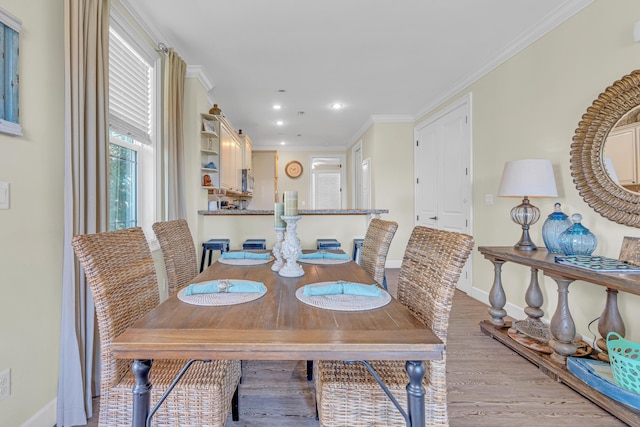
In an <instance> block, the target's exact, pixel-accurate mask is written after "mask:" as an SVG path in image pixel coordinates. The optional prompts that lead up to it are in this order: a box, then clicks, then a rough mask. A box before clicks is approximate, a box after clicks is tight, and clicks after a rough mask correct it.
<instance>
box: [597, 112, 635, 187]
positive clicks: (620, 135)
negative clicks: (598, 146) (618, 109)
mask: <svg viewBox="0 0 640 427" xmlns="http://www.w3.org/2000/svg"><path fill="white" fill-rule="evenodd" d="M602 156H603V159H602V161H603V163H604V167H605V170H606V171H607V174H608V175H609V178H611V180H612V181H613V182H615V183H616V184H618V185H619V186H620V187H622V188H624V189H626V190H628V191H631V192H633V193H640V161H638V160H639V159H638V156H640V107H636V108H634V109H633V110H631V111H629V112H628V113H627V114H625V115H624V116H622V118H621V119H620V120H618V123H616V124H615V126H613V128H612V129H611V131H610V132H609V135H607V140H606V141H605V143H604V148H603V151H602Z"/></svg>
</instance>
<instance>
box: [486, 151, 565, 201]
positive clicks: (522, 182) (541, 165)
mask: <svg viewBox="0 0 640 427" xmlns="http://www.w3.org/2000/svg"><path fill="white" fill-rule="evenodd" d="M498 196H499V197H525V196H526V197H558V189H557V188H556V179H555V177H554V175H553V166H552V165H551V160H545V159H524V160H511V161H509V162H506V163H505V165H504V170H503V171H502V179H501V180H500V187H499V188H498Z"/></svg>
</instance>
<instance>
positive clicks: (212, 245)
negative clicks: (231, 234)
mask: <svg viewBox="0 0 640 427" xmlns="http://www.w3.org/2000/svg"><path fill="white" fill-rule="evenodd" d="M230 242H231V241H230V240H229V239H210V240H208V241H206V242H204V243H203V244H202V260H201V261H200V272H202V271H203V270H204V259H205V257H206V256H207V253H209V264H207V265H211V256H212V255H213V251H220V255H222V254H223V253H224V252H229V246H230Z"/></svg>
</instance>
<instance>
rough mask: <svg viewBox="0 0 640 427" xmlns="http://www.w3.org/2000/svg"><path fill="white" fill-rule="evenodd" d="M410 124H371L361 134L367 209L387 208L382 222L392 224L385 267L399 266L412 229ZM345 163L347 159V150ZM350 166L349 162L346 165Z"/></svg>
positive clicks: (412, 186) (411, 147)
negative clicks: (367, 173)
mask: <svg viewBox="0 0 640 427" xmlns="http://www.w3.org/2000/svg"><path fill="white" fill-rule="evenodd" d="M413 127H414V125H413V123H374V124H373V125H372V126H371V127H370V128H369V129H367V131H366V132H365V133H364V134H363V135H362V137H361V140H362V159H363V160H366V159H370V161H371V162H370V167H371V189H372V193H371V208H373V209H388V210H389V213H388V214H385V215H382V217H381V218H382V219H385V220H389V221H396V222H397V223H398V231H396V234H395V236H394V238H393V240H392V242H391V247H390V248H389V254H388V255H387V266H389V267H399V266H400V264H401V262H402V256H403V254H404V249H405V247H406V246H407V242H408V241H409V236H410V235H411V231H412V230H413V227H414V224H415V221H414V206H413V205H414V199H413V194H414V185H413V176H414V173H413V169H414V168H413ZM347 151H348V152H349V162H352V160H351V148H349V150H347ZM348 164H349V165H351V163H348Z"/></svg>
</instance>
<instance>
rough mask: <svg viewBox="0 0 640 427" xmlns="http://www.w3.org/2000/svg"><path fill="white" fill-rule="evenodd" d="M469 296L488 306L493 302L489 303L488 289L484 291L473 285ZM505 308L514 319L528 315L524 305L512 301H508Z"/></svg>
mask: <svg viewBox="0 0 640 427" xmlns="http://www.w3.org/2000/svg"><path fill="white" fill-rule="evenodd" d="M469 296H470V297H471V298H474V299H477V300H478V301H480V302H482V303H484V304H486V305H488V306H491V304H489V293H488V292H486V291H483V290H482V289H478V288H474V287H473V286H472V287H471V292H470V293H469ZM504 309H505V310H506V311H507V316H509V317H512V318H514V319H524V318H526V317H527V315H526V314H525V312H524V307H519V306H517V305H515V304H512V303H510V302H507V304H505V306H504ZM489 317H490V316H489V315H487V319H489Z"/></svg>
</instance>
